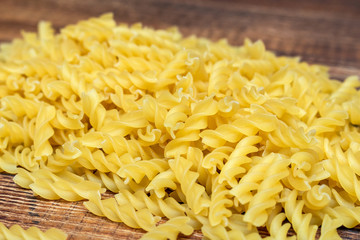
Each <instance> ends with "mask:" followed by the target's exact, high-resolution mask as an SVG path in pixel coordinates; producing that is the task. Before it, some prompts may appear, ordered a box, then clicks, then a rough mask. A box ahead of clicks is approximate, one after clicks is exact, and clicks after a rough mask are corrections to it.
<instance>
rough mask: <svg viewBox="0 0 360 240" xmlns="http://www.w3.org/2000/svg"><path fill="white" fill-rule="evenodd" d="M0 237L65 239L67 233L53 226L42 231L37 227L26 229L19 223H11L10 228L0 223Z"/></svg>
mask: <svg viewBox="0 0 360 240" xmlns="http://www.w3.org/2000/svg"><path fill="white" fill-rule="evenodd" d="M0 237H1V239H5V240H7V239H8V240H10V239H24V240H25V239H34V240H35V239H40V240H46V239H49V240H51V239H53V240H61V239H64V240H65V239H66V238H67V235H66V234H65V233H64V232H62V231H60V230H58V229H55V228H50V229H48V230H47V231H45V232H42V231H41V230H40V229H39V228H36V227H30V228H28V229H26V230H25V229H23V228H22V227H21V226H19V225H12V226H11V227H10V228H7V227H6V226H5V225H4V224H2V223H0Z"/></svg>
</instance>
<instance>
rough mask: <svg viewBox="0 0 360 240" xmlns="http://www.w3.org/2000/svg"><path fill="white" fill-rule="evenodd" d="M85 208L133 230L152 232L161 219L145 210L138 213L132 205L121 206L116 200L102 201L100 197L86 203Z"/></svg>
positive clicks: (122, 204)
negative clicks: (140, 229)
mask: <svg viewBox="0 0 360 240" xmlns="http://www.w3.org/2000/svg"><path fill="white" fill-rule="evenodd" d="M84 205H85V207H86V208H87V209H88V210H89V211H90V212H92V213H94V214H95V215H98V216H105V217H107V218H109V219H110V220H112V221H114V222H123V223H125V224H126V225H128V226H130V227H132V228H142V229H144V230H146V231H150V230H152V229H153V228H154V227H155V224H156V222H158V221H159V220H160V219H159V217H154V216H153V215H152V214H151V212H150V211H149V210H148V209H146V208H144V209H140V210H138V211H136V210H135V209H134V207H133V206H132V205H131V204H130V203H121V204H119V203H118V202H117V201H116V200H115V198H108V199H104V200H101V199H100V197H97V198H93V199H91V200H90V201H88V202H84Z"/></svg>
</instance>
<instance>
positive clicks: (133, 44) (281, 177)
mask: <svg viewBox="0 0 360 240" xmlns="http://www.w3.org/2000/svg"><path fill="white" fill-rule="evenodd" d="M359 86H360V81H359V79H358V77H356V76H350V77H348V78H346V79H345V81H344V82H340V81H335V80H333V79H330V78H329V75H328V72H327V69H326V68H325V67H323V66H319V65H309V64H307V63H305V62H300V60H299V59H298V58H290V57H277V56H275V54H273V53H272V52H270V51H267V50H266V49H265V46H264V44H263V43H262V42H261V41H257V42H251V41H250V40H247V39H246V40H245V42H244V45H243V46H230V45H229V44H228V43H227V42H226V40H221V41H218V42H212V41H210V40H208V39H204V38H197V37H195V36H192V37H188V38H183V37H182V36H181V34H180V33H179V32H178V31H177V30H176V29H175V28H171V29H167V30H154V29H151V28H147V27H143V26H142V25H141V24H135V25H131V26H128V25H125V24H116V22H115V21H114V20H113V16H112V14H104V15H102V16H100V17H97V18H91V19H88V20H84V21H80V22H79V23H77V24H74V25H69V26H66V27H64V28H63V29H61V30H60V32H59V33H55V31H54V30H53V29H52V27H51V24H50V23H48V22H41V23H39V27H38V33H26V32H25V33H23V36H22V38H21V39H16V40H14V41H13V42H11V43H3V44H1V48H0V97H1V98H0V171H3V172H6V173H10V174H14V175H15V177H14V181H15V182H16V183H17V184H18V185H19V186H21V187H23V188H28V189H31V190H32V191H33V193H34V194H35V195H38V196H40V197H42V198H45V199H53V200H55V199H64V200H67V201H80V200H85V202H84V205H85V207H86V208H87V209H88V210H89V211H90V212H92V213H94V214H95V215H99V216H103V217H107V218H108V219H110V220H111V221H115V222H123V223H125V224H126V225H128V226H130V227H133V228H141V229H144V230H145V231H148V233H146V234H144V237H143V239H165V238H166V239H168V238H169V239H176V238H177V236H178V234H179V233H182V234H184V235H190V234H192V233H193V231H194V230H201V231H202V234H203V236H204V238H205V239H221V240H223V239H261V235H260V233H259V231H258V228H259V227H266V229H267V230H268V234H269V236H267V237H266V239H277V240H282V239H295V238H297V239H300V240H301V239H304V240H311V239H315V236H316V235H317V233H319V234H320V239H339V238H340V237H339V235H338V233H337V228H339V227H340V226H345V227H347V228H352V227H355V226H356V225H358V224H359V223H360V217H359V216H360V205H359V203H360V190H359V189H360V181H359V177H360V164H359V161H358V159H359V158H360V129H359V124H360V107H359V104H358V103H359V102H360V90H359ZM107 190H108V191H109V194H110V192H112V193H113V194H114V195H113V196H109V195H108V194H107V195H103V193H104V192H105V191H107ZM105 196H107V197H105ZM162 218H163V220H164V221H165V223H162V224H159V221H160V220H161V219H162ZM290 228H292V229H293V230H294V232H295V235H296V236H288V235H289V234H290V233H291V232H292V231H291V230H290ZM47 237H48V238H47ZM51 237H53V238H54V239H61V238H65V235H64V234H63V233H61V232H60V231H59V230H53V229H52V230H49V231H47V232H45V233H43V232H41V231H40V230H39V229H37V228H30V229H28V230H23V229H22V228H20V227H19V226H13V227H11V228H9V229H8V228H6V227H5V226H4V225H3V224H1V223H0V238H5V239H31V238H33V239H38V238H40V239H51Z"/></svg>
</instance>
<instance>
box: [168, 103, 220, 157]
mask: <svg viewBox="0 0 360 240" xmlns="http://www.w3.org/2000/svg"><path fill="white" fill-rule="evenodd" d="M204 110H205V111H204ZM217 111H218V107H217V103H216V102H215V101H213V100H212V99H211V98H206V99H204V100H202V101H199V102H198V103H196V104H195V105H194V107H193V110H192V115H191V116H190V117H189V118H188V119H187V120H186V122H185V123H184V124H185V125H184V128H183V129H181V130H179V131H178V132H177V133H176V139H174V140H171V141H170V142H169V143H168V144H167V145H166V147H165V152H164V153H165V156H166V157H174V156H175V155H176V154H183V153H186V150H187V147H189V146H190V142H191V141H196V140H198V139H199V138H200V136H199V132H200V130H201V129H204V128H206V126H207V117H208V116H212V115H214V114H216V113H217Z"/></svg>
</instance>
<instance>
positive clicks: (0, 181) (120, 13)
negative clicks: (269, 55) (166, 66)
mask: <svg viewBox="0 0 360 240" xmlns="http://www.w3.org/2000/svg"><path fill="white" fill-rule="evenodd" d="M104 12H114V13H115V18H116V20H117V21H119V22H126V23H129V24H131V23H136V22H143V23H144V25H146V26H150V27H155V28H166V27H170V26H174V25H177V26H179V29H180V31H181V32H182V33H183V34H184V35H185V36H189V35H192V34H195V35H197V36H201V37H208V38H211V39H213V40H218V39H221V38H227V39H228V40H229V42H230V43H231V44H235V45H239V44H242V42H243V39H244V38H245V37H249V38H250V39H252V40H257V39H262V40H263V41H264V42H265V44H266V46H267V47H268V49H270V50H272V51H275V52H276V53H277V54H279V55H290V56H301V58H302V59H303V60H305V61H309V62H311V63H320V64H326V65H329V66H330V67H331V68H330V73H331V76H332V77H333V78H336V79H344V78H345V77H346V76H348V75H360V41H359V39H360V1H357V0H346V1H336V0H326V1H320V0H316V1H312V0H306V1H296V2H295V1H286V0H280V1H267V0H256V1H254V0H242V1H236V0H225V1H215V0H212V1H206V0H202V1H193V0H184V1H182V0H174V1H167V0H147V1H141V0H132V1H127V0H102V1H101V0H88V1H75V0H36V1H35V0H34V1H27V0H2V1H1V7H0V42H5V41H10V40H11V39H13V38H15V37H19V36H20V31H21V30H26V31H35V30H36V24H37V22H38V21H40V20H48V21H51V22H53V24H54V26H55V27H56V28H57V29H59V28H61V27H63V26H65V25H67V24H71V23H75V22H76V21H78V20H81V19H86V18H88V17H92V16H98V15H100V14H102V13H104ZM0 222H3V223H4V224H5V225H6V226H10V225H12V224H15V223H18V224H21V225H22V226H23V227H30V226H38V227H40V228H41V229H43V230H45V229H48V228H49V227H57V228H61V229H63V230H64V231H66V232H67V233H68V234H69V239H114V238H119V239H138V238H140V237H141V235H142V234H143V231H142V230H135V229H131V228H129V227H127V226H125V225H124V224H121V223H114V222H111V221H109V220H107V219H105V218H100V217H97V216H94V215H93V214H91V213H89V212H88V211H87V210H86V209H85V208H84V207H83V205H82V202H74V203H71V202H70V203H69V202H65V201H46V200H43V199H40V198H38V197H34V196H33V194H32V192H31V191H30V190H25V189H21V188H19V187H17V186H16V185H15V184H14V183H13V182H12V176H10V175H7V174H2V173H0ZM261 232H262V233H263V234H264V235H266V231H265V230H264V229H262V230H261ZM339 232H340V235H341V236H342V237H343V238H344V239H358V238H359V235H360V233H359V230H358V229H345V228H341V229H340V230H339ZM187 239H201V234H200V233H199V232H195V233H194V234H193V235H192V236H191V237H190V238H187Z"/></svg>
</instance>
